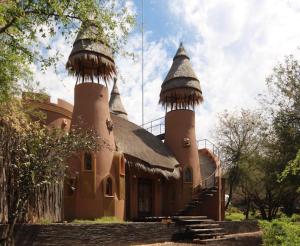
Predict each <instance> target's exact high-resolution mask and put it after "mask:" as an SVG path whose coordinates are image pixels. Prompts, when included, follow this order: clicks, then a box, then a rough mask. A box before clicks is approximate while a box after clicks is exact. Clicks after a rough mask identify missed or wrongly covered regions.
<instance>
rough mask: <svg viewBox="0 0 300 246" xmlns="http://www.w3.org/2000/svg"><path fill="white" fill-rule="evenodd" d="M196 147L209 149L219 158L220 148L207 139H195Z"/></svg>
mask: <svg viewBox="0 0 300 246" xmlns="http://www.w3.org/2000/svg"><path fill="white" fill-rule="evenodd" d="M197 145H198V149H203V148H204V149H209V150H211V151H212V153H213V154H214V155H215V156H217V157H218V158H219V159H220V150H219V148H218V147H217V145H215V144H214V143H213V142H211V141H210V140H208V139H206V138H205V139H200V140H197Z"/></svg>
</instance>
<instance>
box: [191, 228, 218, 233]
mask: <svg viewBox="0 0 300 246" xmlns="http://www.w3.org/2000/svg"><path fill="white" fill-rule="evenodd" d="M223 230H224V229H223V228H200V229H190V232H195V233H199V232H218V231H223Z"/></svg>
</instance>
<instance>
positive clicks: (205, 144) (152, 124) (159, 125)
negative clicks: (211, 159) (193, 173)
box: [141, 117, 221, 188]
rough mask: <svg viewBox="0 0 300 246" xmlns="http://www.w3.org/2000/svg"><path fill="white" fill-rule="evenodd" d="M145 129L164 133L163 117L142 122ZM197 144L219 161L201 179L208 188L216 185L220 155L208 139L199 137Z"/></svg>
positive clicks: (159, 133) (154, 133) (156, 134)
mask: <svg viewBox="0 0 300 246" xmlns="http://www.w3.org/2000/svg"><path fill="white" fill-rule="evenodd" d="M141 127H143V128H144V129H145V130H147V131H148V132H150V133H152V134H153V135H155V136H159V135H162V134H164V133H165V117H160V118H158V119H154V120H152V121H149V122H147V123H144V124H143V125H141ZM197 146H198V149H203V148H205V149H208V150H210V151H211V153H212V154H213V155H215V156H216V157H217V158H218V159H219V161H220V165H218V167H217V168H216V169H215V170H214V172H213V173H211V174H210V175H209V176H208V177H206V178H205V179H204V180H202V186H203V187H205V188H210V187H212V186H215V185H216V182H217V179H216V178H215V176H216V173H217V172H218V173H219V171H220V168H221V158H220V157H221V156H220V150H219V148H218V147H217V145H215V144H214V143H213V142H211V141H210V140H208V139H206V138H205V139H200V140H197Z"/></svg>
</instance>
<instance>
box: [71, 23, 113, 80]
mask: <svg viewBox="0 0 300 246" xmlns="http://www.w3.org/2000/svg"><path fill="white" fill-rule="evenodd" d="M98 36H99V35H98V33H97V29H96V27H94V26H93V25H88V26H86V27H83V28H82V29H81V31H80V32H79V33H78V35H77V38H76V40H75V42H74V44H73V49H72V51H71V54H70V56H69V59H68V62H67V64H66V68H67V69H68V70H69V72H70V73H72V74H75V75H76V76H77V77H78V78H82V81H83V82H85V80H89V81H88V82H93V79H94V78H96V79H98V82H99V78H102V79H104V80H105V81H107V80H109V79H111V78H112V77H113V76H115V75H116V73H117V72H116V67H115V62H114V59H113V54H112V50H111V49H110V48H109V47H108V46H107V45H105V44H103V43H102V42H101V41H99V38H98Z"/></svg>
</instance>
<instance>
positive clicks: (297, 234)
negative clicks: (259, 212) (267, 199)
mask: <svg viewBox="0 0 300 246" xmlns="http://www.w3.org/2000/svg"><path fill="white" fill-rule="evenodd" d="M298 219H299V218H298ZM259 224H260V227H261V229H262V231H263V245H264V246H276V245H278V246H279V245H282V246H297V245H300V225H299V224H298V223H294V222H293V221H292V219H288V218H282V219H276V220H273V221H272V222H267V221H260V223H259Z"/></svg>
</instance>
